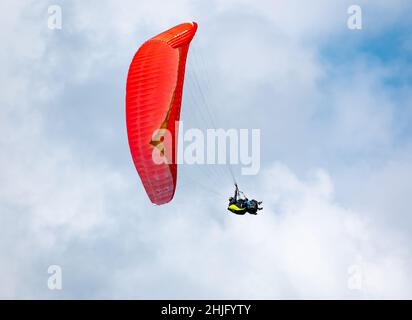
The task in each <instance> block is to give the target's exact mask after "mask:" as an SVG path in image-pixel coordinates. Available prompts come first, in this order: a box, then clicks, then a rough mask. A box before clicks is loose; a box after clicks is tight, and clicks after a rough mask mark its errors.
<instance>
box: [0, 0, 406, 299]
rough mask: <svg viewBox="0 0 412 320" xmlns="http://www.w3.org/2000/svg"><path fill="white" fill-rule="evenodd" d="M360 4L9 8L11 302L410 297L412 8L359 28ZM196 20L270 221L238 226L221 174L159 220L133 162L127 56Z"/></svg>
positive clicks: (187, 179) (208, 69) (6, 244)
mask: <svg viewBox="0 0 412 320" xmlns="http://www.w3.org/2000/svg"><path fill="white" fill-rule="evenodd" d="M53 4H57V5H60V6H61V8H62V12H63V27H62V29H61V30H50V29H49V28H48V25H47V22H48V21H47V20H48V11H47V10H48V7H49V5H53ZM352 4H354V3H353V2H352V1H340V0H339V1H338V0H335V1H327V0H316V1H310V2H309V1H307V2H305V3H303V2H302V1H297V0H296V1H290V0H289V1H275V0H271V1H269V0H268V1H250V0H249V1H243V0H237V1H235V0H221V1H220V0H214V1H200V0H198V1H188V0H175V1H157V0H151V1H143V0H138V1H131V0H130V1H108V0H105V1H102V0H99V1H97V0H92V1H87V2H86V1H75V0H73V1H54V2H50V1H29V0H26V1H11V0H10V1H9V0H6V1H1V2H0V16H1V18H0V39H1V47H2V50H0V70H1V72H0V88H1V89H0V90H1V91H0V92H1V94H0V150H1V151H0V166H1V170H0V297H1V298H52V299H59V298H139V299H144V298H176V299H177V298H219V299H220V298H252V299H254V298H272V299H273V298H274V299H278V298H280V299H282V298H355V299H358V298H359V299H363V298H412V254H411V249H412V241H411V240H412V238H411V237H412V236H411V230H412V212H411V208H412V205H411V203H410V201H411V196H412V188H411V186H410V183H411V181H412V161H411V160H412V126H411V121H412V108H411V107H412V106H411V98H412V36H411V34H412V32H411V31H412V21H411V19H410V17H411V15H412V4H411V3H410V1H407V0H403V1H402V0H394V1H390V2H389V1H383V0H375V1H357V3H356V4H358V5H360V6H361V7H362V9H363V29H362V30H349V29H348V28H347V19H348V14H347V9H348V7H349V6H350V5H352ZM193 20H194V21H197V22H198V23H199V30H198V33H197V35H196V38H195V40H194V41H193V43H192V49H193V50H192V49H191V50H192V51H191V52H190V53H189V61H188V68H189V69H190V70H191V71H190V73H191V72H193V71H194V70H196V68H197V70H198V72H197V76H198V77H199V78H200V79H199V81H200V83H201V84H202V87H203V88H206V87H207V90H206V89H205V94H207V98H208V100H209V101H210V105H211V109H212V112H213V113H214V116H215V117H216V119H218V121H219V125H221V126H223V127H226V128H259V129H261V136H262V142H261V144H262V148H261V149H262V150H261V170H260V172H259V174H258V175H257V176H252V177H250V176H249V177H246V176H243V177H241V176H239V171H238V168H235V170H236V172H237V175H238V179H239V182H240V184H241V187H242V189H244V191H245V192H247V193H248V194H249V195H250V196H251V197H257V198H259V199H262V200H263V201H264V211H263V212H262V213H261V215H258V216H234V215H230V214H228V212H227V211H226V201H227V199H226V198H227V196H228V195H229V193H231V192H232V186H231V185H230V181H228V179H226V178H225V175H224V174H219V172H220V171H219V170H223V168H201V167H199V166H197V167H189V166H182V167H181V168H180V169H181V170H180V172H179V187H178V190H177V193H176V197H175V199H174V201H173V202H172V203H171V204H169V205H166V206H161V207H154V206H153V205H152V204H151V203H150V201H149V200H148V198H147V196H146V194H145V192H144V190H143V188H142V186H141V184H140V181H139V178H138V176H137V174H136V172H135V169H134V167H133V164H132V162H131V158H130V154H129V149H128V145H127V138H126V130H125V114H124V96H125V79H126V75H127V70H128V66H129V63H130V60H131V58H132V57H133V55H134V53H135V51H136V50H137V48H138V47H139V45H140V44H141V43H142V42H143V41H144V40H145V39H147V38H149V37H151V36H153V35H155V34H157V33H159V32H160V31H162V30H164V29H166V28H169V27H171V26H173V25H175V24H178V23H180V22H183V21H193ZM190 79H192V81H193V75H191V74H189V75H188V79H187V88H186V89H187V90H186V92H185V96H184V101H183V114H182V117H183V120H185V126H186V127H187V126H189V127H191V126H197V125H198V124H199V123H201V120H199V118H198V119H197V120H196V115H201V112H202V111H201V110H200V109H199V108H196V106H195V104H196V103H195V102H196V96H195V93H196V91H195V90H191V89H190V88H191V83H192V85H193V82H191V80H190ZM206 83H207V84H210V85H207V86H206V85H204V84H206ZM192 89H193V86H192ZM191 93H192V94H193V96H191ZM207 170H210V172H211V173H213V172H215V175H213V174H209V173H208V172H209V171H207ZM213 170H215V171H213ZM216 172H217V174H216ZM222 172H223V171H222ZM209 191H210V192H209ZM216 191H217V192H216ZM50 265H59V266H61V268H62V271H63V289H62V290H49V289H48V287H47V280H48V277H49V274H48V273H47V269H48V267H49V266H50Z"/></svg>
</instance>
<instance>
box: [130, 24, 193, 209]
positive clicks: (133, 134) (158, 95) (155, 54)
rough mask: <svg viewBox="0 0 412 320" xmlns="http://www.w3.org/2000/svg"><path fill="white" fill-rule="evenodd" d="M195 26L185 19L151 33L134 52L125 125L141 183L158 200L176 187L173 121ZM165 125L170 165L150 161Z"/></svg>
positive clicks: (170, 194) (167, 197)
mask: <svg viewBox="0 0 412 320" xmlns="http://www.w3.org/2000/svg"><path fill="white" fill-rule="evenodd" d="M196 30H197V24H196V23H194V22H193V23H183V24H180V25H178V26H176V27H174V28H171V29H169V30H167V31H165V32H162V33H160V34H159V35H157V36H155V37H153V38H151V39H150V40H148V41H146V42H145V43H144V44H143V45H142V46H141V47H140V48H139V50H138V51H137V52H136V54H135V56H134V58H133V60H132V62H131V64H130V68H129V73H128V77H127V84H126V126H127V135H128V139H129V146H130V151H131V154H132V158H133V162H134V164H135V167H136V169H137V172H138V173H139V176H140V178H141V180H142V183H143V186H144V188H145V190H146V192H147V194H148V196H149V198H150V200H151V201H152V202H153V203H154V204H157V205H161V204H164V203H167V202H169V201H170V200H172V198H173V195H174V193H175V189H176V178H177V165H176V164H175V162H176V159H175V157H176V156H175V155H176V151H177V141H176V140H175V139H174V138H175V134H176V137H177V132H175V121H179V119H180V108H181V102H182V90H183V82H184V74H185V65H186V57H187V52H188V49H189V44H190V41H191V40H192V39H193V37H194V35H195V33H196ZM168 112H169V118H167V114H168ZM167 119H168V121H167V122H166V121H165V120H167ZM162 124H163V125H164V124H167V129H168V130H169V131H170V133H171V134H172V137H173V140H172V145H171V146H170V147H171V148H172V150H165V151H166V153H168V151H169V152H170V154H171V155H172V159H171V160H172V163H170V164H156V163H155V162H153V160H152V152H153V149H154V148H155V146H154V145H153V144H152V143H151V141H152V136H153V133H154V132H155V131H156V130H157V129H160V128H161V126H162ZM166 148H168V146H167V145H166V146H165V149H166Z"/></svg>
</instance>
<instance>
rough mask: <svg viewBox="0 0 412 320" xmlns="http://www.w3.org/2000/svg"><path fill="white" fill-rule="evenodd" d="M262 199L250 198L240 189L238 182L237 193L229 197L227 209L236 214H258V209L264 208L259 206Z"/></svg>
mask: <svg viewBox="0 0 412 320" xmlns="http://www.w3.org/2000/svg"><path fill="white" fill-rule="evenodd" d="M261 204H262V201H257V200H255V199H252V200H249V199H248V198H247V197H246V196H245V194H244V193H243V192H242V191H240V190H239V187H238V186H237V183H235V194H234V196H233V197H230V198H229V206H228V207H227V209H228V210H229V211H231V212H233V213H235V214H239V215H243V214H245V213H246V212H247V213H250V214H254V215H256V214H257V212H258V210H262V209H263V208H261V207H259V206H260V205H261Z"/></svg>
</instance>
